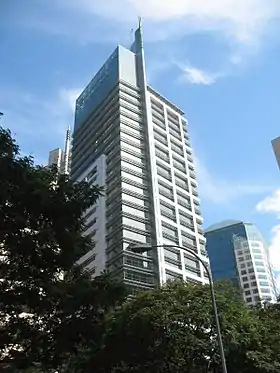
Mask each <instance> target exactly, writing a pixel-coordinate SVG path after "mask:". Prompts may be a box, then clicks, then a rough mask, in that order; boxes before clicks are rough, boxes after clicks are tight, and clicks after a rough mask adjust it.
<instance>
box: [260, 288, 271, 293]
mask: <svg viewBox="0 0 280 373" xmlns="http://www.w3.org/2000/svg"><path fill="white" fill-rule="evenodd" d="M261 292H262V294H270V289H266V288H261Z"/></svg>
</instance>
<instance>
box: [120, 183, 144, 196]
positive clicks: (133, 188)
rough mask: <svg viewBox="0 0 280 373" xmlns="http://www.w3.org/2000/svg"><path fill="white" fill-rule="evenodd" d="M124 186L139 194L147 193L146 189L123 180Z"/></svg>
mask: <svg viewBox="0 0 280 373" xmlns="http://www.w3.org/2000/svg"><path fill="white" fill-rule="evenodd" d="M122 188H123V189H126V190H128V191H131V192H134V193H137V194H141V195H143V196H144V195H146V193H145V191H144V190H143V189H142V188H139V187H136V186H134V185H131V184H127V183H125V182H122Z"/></svg>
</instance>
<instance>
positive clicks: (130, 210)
mask: <svg viewBox="0 0 280 373" xmlns="http://www.w3.org/2000/svg"><path fill="white" fill-rule="evenodd" d="M122 211H123V212H124V213H127V214H131V215H135V216H137V218H142V219H145V218H146V215H147V214H146V213H145V211H142V210H138V209H136V208H134V207H130V206H127V205H123V206H122Z"/></svg>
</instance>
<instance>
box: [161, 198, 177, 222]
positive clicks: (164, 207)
mask: <svg viewBox="0 0 280 373" xmlns="http://www.w3.org/2000/svg"><path fill="white" fill-rule="evenodd" d="M160 212H161V215H163V216H166V217H168V218H171V219H175V220H176V214H175V207H174V206H171V205H169V204H167V203H165V202H163V201H160Z"/></svg>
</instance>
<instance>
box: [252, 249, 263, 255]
mask: <svg viewBox="0 0 280 373" xmlns="http://www.w3.org/2000/svg"><path fill="white" fill-rule="evenodd" d="M252 251H253V253H255V254H261V253H262V251H261V249H255V248H253V249H252Z"/></svg>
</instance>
